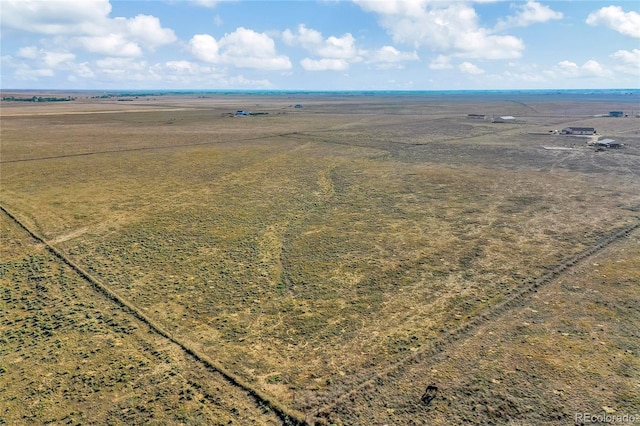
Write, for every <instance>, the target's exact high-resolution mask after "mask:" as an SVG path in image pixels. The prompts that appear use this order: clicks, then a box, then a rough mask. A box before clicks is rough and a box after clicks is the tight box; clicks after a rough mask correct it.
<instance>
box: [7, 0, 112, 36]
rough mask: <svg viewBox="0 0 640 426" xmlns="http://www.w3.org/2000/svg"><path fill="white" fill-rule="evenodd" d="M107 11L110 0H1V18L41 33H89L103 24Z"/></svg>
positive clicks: (21, 28) (109, 9) (30, 30)
mask: <svg viewBox="0 0 640 426" xmlns="http://www.w3.org/2000/svg"><path fill="white" fill-rule="evenodd" d="M110 12H111V4H110V3H109V0H65V1H60V0H50V1H42V0H2V13H1V14H0V22H1V23H2V26H3V27H5V28H14V29H18V30H21V31H28V32H34V33H40V34H49V35H61V34H78V33H80V34H91V33H94V32H96V31H100V30H101V29H102V28H103V27H104V24H106V23H107V21H108V18H107V16H108V15H109V13H110Z"/></svg>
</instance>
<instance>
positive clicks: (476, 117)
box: [467, 114, 487, 120]
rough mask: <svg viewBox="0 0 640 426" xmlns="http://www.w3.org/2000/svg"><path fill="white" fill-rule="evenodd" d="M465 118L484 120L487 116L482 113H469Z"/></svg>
mask: <svg viewBox="0 0 640 426" xmlns="http://www.w3.org/2000/svg"><path fill="white" fill-rule="evenodd" d="M467 118H471V119H473V120H486V119H487V116H486V115H484V114H469V115H467Z"/></svg>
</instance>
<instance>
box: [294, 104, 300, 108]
mask: <svg viewBox="0 0 640 426" xmlns="http://www.w3.org/2000/svg"><path fill="white" fill-rule="evenodd" d="M294 108H302V104H296V105H295V106H294Z"/></svg>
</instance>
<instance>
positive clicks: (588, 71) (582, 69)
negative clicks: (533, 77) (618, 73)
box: [544, 59, 613, 79]
mask: <svg viewBox="0 0 640 426" xmlns="http://www.w3.org/2000/svg"><path fill="white" fill-rule="evenodd" d="M544 73H545V75H547V76H548V77H550V78H554V79H555V78H559V77H564V78H570V79H573V78H593V77H600V78H602V77H611V76H612V75H613V74H612V73H611V71H609V70H607V69H605V68H604V67H603V66H602V65H601V64H600V63H598V62H597V61H594V60H593V59H591V60H588V61H587V62H585V63H584V64H582V65H578V64H576V63H575V62H571V61H561V62H559V63H558V64H557V65H555V66H553V67H552V68H551V69H550V70H547V71H545V72H544Z"/></svg>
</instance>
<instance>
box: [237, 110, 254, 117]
mask: <svg viewBox="0 0 640 426" xmlns="http://www.w3.org/2000/svg"><path fill="white" fill-rule="evenodd" d="M236 115H238V116H243V115H251V111H244V110H241V109H239V110H238V111H236Z"/></svg>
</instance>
